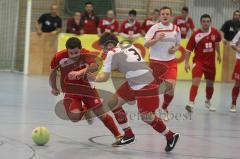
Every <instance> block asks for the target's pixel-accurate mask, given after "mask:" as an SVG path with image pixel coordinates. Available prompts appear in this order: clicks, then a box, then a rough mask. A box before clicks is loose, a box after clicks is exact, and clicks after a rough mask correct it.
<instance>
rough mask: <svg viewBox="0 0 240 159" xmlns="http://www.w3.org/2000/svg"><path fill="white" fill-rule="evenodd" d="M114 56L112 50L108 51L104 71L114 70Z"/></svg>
mask: <svg viewBox="0 0 240 159" xmlns="http://www.w3.org/2000/svg"><path fill="white" fill-rule="evenodd" d="M112 58H113V54H112V53H111V52H108V54H107V57H106V59H105V61H104V65H103V72H107V73H109V72H111V71H112Z"/></svg>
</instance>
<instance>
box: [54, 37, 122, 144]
mask: <svg viewBox="0 0 240 159" xmlns="http://www.w3.org/2000/svg"><path fill="white" fill-rule="evenodd" d="M95 57H96V56H92V55H91V54H90V53H89V51H87V50H85V49H83V48H82V46H81V42H80V40H79V39H77V38H75V37H72V38H70V39H68V40H67V42H66V49H65V50H62V51H60V52H57V53H56V54H55V55H54V57H53V59H52V61H51V68H52V73H51V76H50V84H51V87H52V94H53V95H55V96H57V95H59V94H60V91H59V90H58V88H57V86H56V77H57V71H56V70H57V69H60V73H61V75H60V81H61V89H62V92H63V93H64V100H63V104H64V107H65V110H66V112H67V115H68V117H69V119H70V120H71V121H73V122H77V121H80V120H81V119H82V117H83V116H84V114H85V113H86V112H87V111H89V110H91V111H93V113H94V114H95V115H96V116H97V117H98V118H99V119H100V120H101V121H102V122H103V124H104V125H105V126H106V127H107V128H108V129H109V130H110V131H111V132H112V134H113V135H114V136H115V137H116V139H119V138H120V137H121V134H120V132H119V131H118V128H117V126H116V124H115V122H114V120H113V118H112V117H111V116H110V115H109V114H108V113H105V111H104V109H103V107H102V101H101V100H100V97H99V95H98V92H97V90H96V89H95V88H94V87H93V86H92V85H91V84H90V82H89V81H88V79H87V76H86V73H87V72H94V71H95V70H97V69H98V65H97V64H96V63H95ZM83 104H84V105H83Z"/></svg>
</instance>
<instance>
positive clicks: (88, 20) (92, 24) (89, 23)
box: [81, 12, 98, 34]
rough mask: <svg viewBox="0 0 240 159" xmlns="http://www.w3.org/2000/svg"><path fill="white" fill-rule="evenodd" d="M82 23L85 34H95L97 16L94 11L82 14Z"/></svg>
mask: <svg viewBox="0 0 240 159" xmlns="http://www.w3.org/2000/svg"><path fill="white" fill-rule="evenodd" d="M81 21H82V24H83V29H84V33H85V34H97V26H98V17H97V16H95V14H94V13H92V14H88V13H86V12H85V13H84V14H83V15H82V19H81Z"/></svg>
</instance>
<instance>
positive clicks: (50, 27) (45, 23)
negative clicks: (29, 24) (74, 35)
mask: <svg viewBox="0 0 240 159" xmlns="http://www.w3.org/2000/svg"><path fill="white" fill-rule="evenodd" d="M35 28H36V31H37V34H38V35H41V34H42V33H43V32H47V33H52V34H58V33H60V31H61V28H62V19H61V18H60V17H59V16H58V6H57V5H55V4H54V5H52V6H51V13H45V14H43V15H41V16H40V17H39V19H38V21H37V23H36V25H35Z"/></svg>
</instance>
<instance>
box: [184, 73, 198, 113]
mask: <svg viewBox="0 0 240 159" xmlns="http://www.w3.org/2000/svg"><path fill="white" fill-rule="evenodd" d="M200 82H201V78H200V77H195V78H193V79H192V86H191V89H190V95H189V103H188V104H187V105H186V107H185V109H186V110H187V111H188V112H189V113H191V112H192V111H193V106H194V101H195V98H196V96H197V91H198V87H199V85H200Z"/></svg>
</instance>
